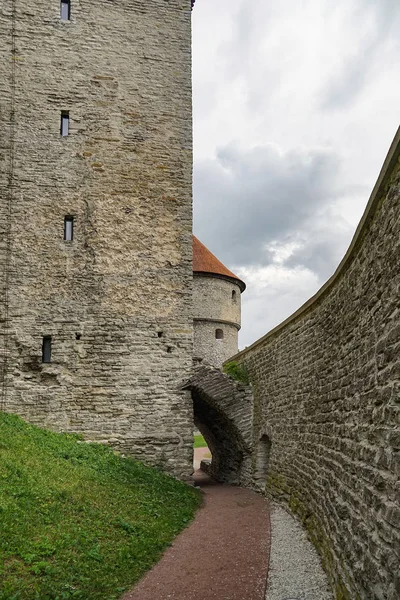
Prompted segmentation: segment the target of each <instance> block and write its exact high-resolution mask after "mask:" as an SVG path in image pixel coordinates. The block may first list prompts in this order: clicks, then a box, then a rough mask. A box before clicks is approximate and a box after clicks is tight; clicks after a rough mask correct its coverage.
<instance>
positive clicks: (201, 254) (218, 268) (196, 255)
mask: <svg viewBox="0 0 400 600" xmlns="http://www.w3.org/2000/svg"><path fill="white" fill-rule="evenodd" d="M193 272H194V273H212V274H213V275H223V276H224V277H229V278H230V279H236V281H237V284H238V285H239V287H240V289H241V291H242V292H243V291H244V290H245V289H246V284H245V283H244V282H243V281H242V280H241V279H239V277H237V275H235V274H234V273H232V271H230V270H229V269H227V268H226V267H225V265H223V264H222V262H221V261H220V260H218V258H217V257H216V256H214V254H213V253H212V252H210V250H209V249H208V248H206V246H205V245H204V244H202V243H201V242H200V240H198V239H197V237H196V236H193Z"/></svg>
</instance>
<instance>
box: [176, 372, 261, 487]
mask: <svg viewBox="0 0 400 600" xmlns="http://www.w3.org/2000/svg"><path fill="white" fill-rule="evenodd" d="M184 388H185V389H187V390H190V391H191V393H192V398H193V410H194V422H195V425H196V427H198V428H199V429H200V431H202V433H203V435H204V436H205V437H206V440H207V442H208V444H209V447H210V450H211V452H212V457H213V458H212V463H211V468H210V473H211V474H212V475H213V477H215V479H217V481H223V482H226V483H235V484H241V485H247V486H251V484H252V460H251V452H252V447H253V394H252V391H251V388H250V386H248V385H244V384H243V383H239V382H237V381H235V380H234V379H232V378H231V377H228V375H225V374H224V373H222V372H221V371H220V370H219V369H217V368H215V367H213V366H211V365H201V366H198V367H197V368H195V369H194V370H193V373H192V375H191V377H190V379H189V381H188V382H187V383H186V384H185V386H184Z"/></svg>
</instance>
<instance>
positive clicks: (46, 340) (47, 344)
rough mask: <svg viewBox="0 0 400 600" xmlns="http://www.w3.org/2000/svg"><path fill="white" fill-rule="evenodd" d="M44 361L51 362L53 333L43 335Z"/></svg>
mask: <svg viewBox="0 0 400 600" xmlns="http://www.w3.org/2000/svg"><path fill="white" fill-rule="evenodd" d="M42 362H44V363H49V362H51V335H45V336H43V341H42Z"/></svg>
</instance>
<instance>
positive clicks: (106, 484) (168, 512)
mask: <svg viewBox="0 0 400 600" xmlns="http://www.w3.org/2000/svg"><path fill="white" fill-rule="evenodd" d="M199 503H200V498H199V494H198V493H196V491H195V490H194V489H192V488H190V487H189V486H186V485H185V484H184V483H182V482H179V481H176V480H174V479H173V478H171V477H168V476H166V475H163V474H162V473H160V472H159V471H157V470H155V469H151V468H148V467H145V466H144V465H142V464H141V463H137V462H134V461H132V460H130V459H124V458H122V457H120V456H118V455H117V454H115V453H114V452H113V451H112V450H111V449H110V448H107V447H105V446H102V445H99V444H86V443H84V442H82V441H80V438H79V437H78V436H76V435H68V434H57V433H52V432H50V431H46V430H42V429H39V428H37V427H34V426H30V425H28V424H26V423H25V422H24V421H23V420H22V419H20V418H19V417H16V416H14V415H6V414H3V413H0V600H27V599H29V600H31V599H33V600H68V599H72V598H74V599H80V600H92V599H93V600H94V599H99V600H100V599H104V600H113V599H116V598H119V597H120V596H121V594H122V593H123V591H124V590H125V589H127V588H129V587H131V586H132V585H133V584H134V583H135V582H136V581H137V580H138V579H139V578H140V577H141V576H142V575H143V573H144V572H145V571H146V570H147V569H149V568H150V567H151V566H152V565H153V564H154V562H156V561H157V560H158V559H159V558H160V556H161V554H162V552H163V551H164V549H165V548H166V547H167V546H168V545H169V544H170V543H171V541H172V540H173V538H174V537H175V536H176V534H177V533H178V532H179V531H180V530H181V529H182V528H184V527H185V526H186V525H187V524H188V523H189V522H190V521H191V519H192V518H193V515H194V513H195V510H196V508H197V507H198V506H199Z"/></svg>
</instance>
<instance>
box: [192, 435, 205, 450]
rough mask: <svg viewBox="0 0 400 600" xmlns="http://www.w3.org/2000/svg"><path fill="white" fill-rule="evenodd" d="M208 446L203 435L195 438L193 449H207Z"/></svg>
mask: <svg viewBox="0 0 400 600" xmlns="http://www.w3.org/2000/svg"><path fill="white" fill-rule="evenodd" d="M206 446H207V442H206V440H205V439H204V438H203V436H202V435H195V436H194V443H193V448H205V447H206Z"/></svg>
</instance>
